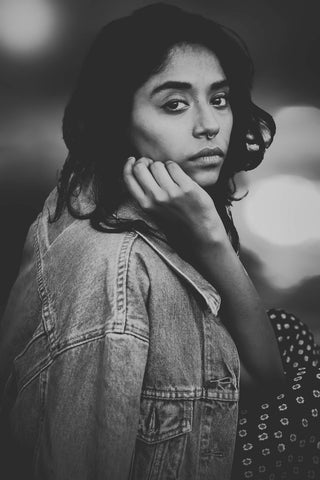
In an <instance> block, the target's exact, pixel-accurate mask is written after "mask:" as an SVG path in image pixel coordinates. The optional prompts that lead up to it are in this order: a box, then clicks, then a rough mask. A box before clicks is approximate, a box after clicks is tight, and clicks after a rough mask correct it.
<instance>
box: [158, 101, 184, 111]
mask: <svg viewBox="0 0 320 480" xmlns="http://www.w3.org/2000/svg"><path fill="white" fill-rule="evenodd" d="M187 107H188V104H187V103H186V102H185V101H184V100H178V99H177V100H170V101H169V102H167V103H165V104H164V105H163V107H162V108H163V109H164V110H166V111H167V112H171V113H176V112H182V111H184V110H186V108H187Z"/></svg>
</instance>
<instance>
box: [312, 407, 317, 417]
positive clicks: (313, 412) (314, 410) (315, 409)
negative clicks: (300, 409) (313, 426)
mask: <svg viewBox="0 0 320 480" xmlns="http://www.w3.org/2000/svg"><path fill="white" fill-rule="evenodd" d="M311 415H312V416H313V417H317V416H318V409H317V408H313V409H312V410H311Z"/></svg>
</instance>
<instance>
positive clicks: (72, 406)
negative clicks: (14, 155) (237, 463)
mask: <svg viewBox="0 0 320 480" xmlns="http://www.w3.org/2000/svg"><path fill="white" fill-rule="evenodd" d="M77 201H78V203H79V206H80V207H81V208H82V210H83V211H85V210H86V208H88V205H89V204H88V203H86V202H87V201H86V199H85V198H84V197H81V196H80V197H78V200H77ZM55 202H56V191H55V190H54V191H53V192H52V193H51V195H50V196H49V197H48V199H47V201H46V203H45V205H44V208H43V211H42V213H41V214H40V215H39V216H38V218H37V220H36V221H35V222H34V224H33V225H32V226H31V227H30V231H29V234H28V236H27V240H26V244H25V248H24V253H23V259H22V265H21V268H20V272H19V276H18V279H17V281H16V283H15V285H14V287H13V289H12V291H11V295H10V298H9V302H8V305H7V309H6V312H5V315H4V319H3V322H2V332H1V340H0V365H1V366H0V379H1V381H2V385H3V386H4V385H5V387H4V388H3V390H4V394H3V399H2V405H1V408H2V416H3V418H4V423H7V424H8V425H7V428H8V429H9V432H10V438H11V443H12V445H13V446H14V448H15V452H18V453H16V459H17V461H19V452H21V458H23V459H24V461H25V464H23V468H24V471H25V473H26V476H25V477H24V478H27V472H28V471H30V472H32V478H34V479H36V480H102V479H103V480H128V479H132V480H147V479H148V480H155V479H157V480H170V479H179V480H228V479H229V478H230V475H231V467H232V459H233V453H234V446H235V439H236V428H237V417H238V398H239V370H240V367H239V357H238V353H237V349H236V347H235V344H234V342H233V341H232V339H231V337H230V335H229V333H228V332H227V330H226V328H225V327H224V325H223V324H222V322H221V321H220V319H219V315H218V312H219V306H220V297H219V294H218V292H217V291H216V290H215V288H214V287H213V286H212V285H211V284H210V283H209V282H207V281H206V280H205V279H204V278H203V277H202V276H201V275H200V274H199V273H198V272H197V271H196V270H195V269H194V268H193V267H192V266H191V265H190V264H189V263H187V262H186V261H184V260H183V259H182V258H181V257H180V256H179V255H178V254H177V253H176V252H175V251H174V250H173V249H172V248H171V246H170V245H169V244H168V242H167V241H166V237H165V236H164V234H163V233H161V232H159V231H158V232H157V235H156V236H154V235H151V234H144V233H139V232H138V231H134V232H122V233H102V232H98V231H96V230H94V229H93V228H92V227H91V226H90V223H89V221H88V220H76V219H74V218H73V217H71V215H70V214H69V213H68V212H67V211H64V213H63V215H62V217H61V218H60V219H59V220H58V222H55V223H49V222H48V215H49V212H50V213H51V215H52V214H53V211H54V207H55ZM118 216H119V217H121V218H127V219H143V220H144V221H145V222H146V223H148V224H149V225H150V226H151V227H153V228H155V227H156V224H155V222H154V221H153V220H151V219H150V217H149V216H148V215H147V214H146V213H145V212H143V211H142V210H141V209H139V208H138V207H137V205H136V204H135V203H134V202H127V203H126V204H125V205H123V206H122V207H121V208H120V209H119V211H118ZM6 435H7V434H6ZM21 462H22V460H21ZM28 469H29V470H28Z"/></svg>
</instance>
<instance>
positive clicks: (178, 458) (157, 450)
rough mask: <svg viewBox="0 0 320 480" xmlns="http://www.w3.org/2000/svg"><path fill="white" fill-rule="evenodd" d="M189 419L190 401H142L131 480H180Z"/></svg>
mask: <svg viewBox="0 0 320 480" xmlns="http://www.w3.org/2000/svg"><path fill="white" fill-rule="evenodd" d="M192 415H193V401H192V400H181V399H176V400H172V399H170V400H163V399H159V398H146V397H142V399H141V404H140V420H139V427H138V434H137V441H136V446H135V451H134V457H133V459H132V467H131V472H130V475H129V478H130V480H147V479H148V480H157V479H159V478H165V479H166V480H177V479H178V478H180V473H179V472H180V467H181V464H182V463H183V459H184V455H185V450H186V443H187V438H188V433H189V432H191V430H192Z"/></svg>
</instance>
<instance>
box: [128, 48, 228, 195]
mask: <svg viewBox="0 0 320 480" xmlns="http://www.w3.org/2000/svg"><path fill="white" fill-rule="evenodd" d="M232 123H233V116H232V111H231V107H230V104H229V87H228V84H227V79H226V76H225V74H224V71H223V70H222V67H221V65H220V63H219V60H218V58H217V57H216V55H214V54H213V53H212V52H211V51H210V50H208V49H206V48H205V47H202V46H200V45H199V46H198V45H186V46H179V47H175V48H174V49H173V50H172V54H171V55H170V57H169V61H168V62H167V65H166V67H165V68H164V69H163V70H162V71H161V72H159V73H157V74H155V75H153V76H151V77H150V78H149V79H148V80H147V82H146V83H144V85H142V87H140V88H139V89H138V90H137V91H136V93H135V95H134V99H133V109H132V116H131V125H130V129H129V134H130V139H131V142H132V144H133V146H134V147H135V149H136V150H137V151H138V152H139V154H140V156H144V157H149V158H151V159H152V160H154V161H160V162H166V161H168V160H172V161H174V162H177V163H178V164H179V165H180V166H181V168H182V169H183V170H184V171H185V173H187V174H188V175H189V176H190V177H191V178H192V179H193V180H194V181H195V182H197V183H198V184H199V185H200V186H202V187H209V186H211V185H214V184H215V183H216V182H217V180H218V178H219V173H220V171H221V167H222V164H223V162H224V160H225V158H226V155H227V151H228V146H229V141H230V135H231V130H232Z"/></svg>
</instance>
